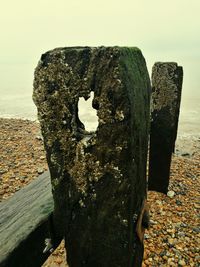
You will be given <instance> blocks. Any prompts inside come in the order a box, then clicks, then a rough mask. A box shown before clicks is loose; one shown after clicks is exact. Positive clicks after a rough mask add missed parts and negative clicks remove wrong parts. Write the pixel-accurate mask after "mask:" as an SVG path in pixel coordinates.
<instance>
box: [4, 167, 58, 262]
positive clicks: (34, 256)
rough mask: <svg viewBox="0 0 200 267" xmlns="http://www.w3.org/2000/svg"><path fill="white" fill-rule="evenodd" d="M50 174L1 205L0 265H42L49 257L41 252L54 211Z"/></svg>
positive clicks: (35, 181) (44, 175)
mask: <svg viewBox="0 0 200 267" xmlns="http://www.w3.org/2000/svg"><path fill="white" fill-rule="evenodd" d="M53 206H54V205H53V197H52V193H51V184H50V174H49V172H45V173H44V174H42V175H40V176H39V177H38V178H36V179H35V180H34V181H33V182H32V183H30V184H29V185H27V186H26V187H24V188H23V189H21V190H20V191H18V192H17V193H15V194H14V195H13V196H12V197H11V198H9V199H8V200H5V201H3V202H1V203H0V214H1V216H0V266H1V267H11V266H20V267H23V266H24V267H25V266H27V267H28V266H29V267H31V266H34V267H37V266H41V265H42V263H43V262H44V261H45V260H46V259H47V257H48V256H49V255H50V252H49V251H48V252H46V253H43V250H44V248H45V243H44V241H45V238H50V237H51V236H50V235H51V231H52V229H50V227H51V222H52V212H53Z"/></svg>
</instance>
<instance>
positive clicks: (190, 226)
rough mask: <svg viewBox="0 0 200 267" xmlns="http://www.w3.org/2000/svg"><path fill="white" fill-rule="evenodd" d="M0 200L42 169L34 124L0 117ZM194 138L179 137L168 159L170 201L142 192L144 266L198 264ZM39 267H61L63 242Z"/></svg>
mask: <svg viewBox="0 0 200 267" xmlns="http://www.w3.org/2000/svg"><path fill="white" fill-rule="evenodd" d="M0 155H1V157H0V200H1V201H3V200H4V199H7V198H8V197H10V196H11V195H13V194H14V193H15V192H16V191H17V190H19V189H20V188H21V187H23V186H25V185H26V184H28V183H30V182H31V181H32V180H33V179H34V178H35V177H37V176H38V175H39V174H41V173H42V172H44V171H45V170H47V163H46V158H45V152H44V148H43V142H42V138H41V134H40V130H39V124H38V123H36V122H31V121H28V120H17V119H0ZM199 178H200V138H199V137H198V136H194V137H192V136H189V137H188V136H185V137H184V136H182V137H179V139H178V141H177V146H176V153H175V154H174V156H173V160H172V167H171V180H170V186H169V190H170V191H172V193H171V197H169V196H165V195H163V194H160V193H156V192H149V193H148V202H149V204H150V216H151V218H150V228H149V230H147V231H146V233H145V240H144V244H145V253H144V261H143V267H145V266H151V267H153V266H155V267H157V266H163V267H164V266H166V267H167V266H186V267H187V266H188V267H189V266H195V267H197V266H199V263H200V256H199V248H200V216H199V210H200V185H199ZM43 266H45V267H57V266H61V267H64V266H67V265H66V263H65V255H64V244H63V243H62V244H61V246H60V247H59V248H58V249H57V250H56V251H54V252H53V254H52V255H51V256H50V257H49V259H48V260H47V262H46V263H45V264H44V265H43Z"/></svg>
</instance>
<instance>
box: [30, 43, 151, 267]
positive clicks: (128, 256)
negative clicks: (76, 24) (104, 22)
mask: <svg viewBox="0 0 200 267" xmlns="http://www.w3.org/2000/svg"><path fill="white" fill-rule="evenodd" d="M91 91H93V92H94V99H93V108H95V109H96V110H97V116H98V123H99V124H98V128H97V130H96V131H95V132H87V131H85V128H84V125H83V123H82V122H81V121H80V119H79V117H78V101H79V98H80V97H84V98H85V99H88V97H89V96H90V93H91ZM149 95H150V82H149V76H148V72H147V68H146V63H145V60H144V58H143V56H142V53H141V52H140V50H139V49H137V48H126V47H71V48H58V49H54V50H52V51H49V52H47V53H45V54H44V55H42V57H41V60H40V62H39V64H38V66H37V68H36V71H35V80H34V93H33V99H34V102H35V104H36V106H37V108H38V118H39V121H40V124H41V129H42V134H43V136H44V145H45V149H46V152H47V160H48V165H49V169H50V173H51V181H52V190H53V197H54V204H55V211H54V220H55V227H56V232H57V235H58V236H60V235H61V236H65V242H66V248H67V255H68V264H69V266H72V267H83V266H94V265H97V266H109V265H110V264H111V263H112V266H140V264H141V261H142V255H143V244H142V243H141V242H140V239H139V238H138V236H137V233H136V224H137V219H138V216H139V214H140V210H141V207H142V203H143V201H144V198H146V157H147V143H148V131H149V102H150V100H149V99H150V97H149Z"/></svg>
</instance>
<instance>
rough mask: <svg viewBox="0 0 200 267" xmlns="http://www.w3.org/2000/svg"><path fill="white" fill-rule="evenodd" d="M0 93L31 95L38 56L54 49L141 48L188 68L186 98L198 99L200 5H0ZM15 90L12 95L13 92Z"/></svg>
mask: <svg viewBox="0 0 200 267" xmlns="http://www.w3.org/2000/svg"><path fill="white" fill-rule="evenodd" d="M0 4H1V5H0V7H1V8H0V35H1V41H0V73H1V74H0V93H1V94H2V93H3V94H4V93H5V94H9V92H10V94H13V92H14V91H15V92H16V91H17V92H19V93H21V92H23V93H24V94H28V95H31V93H32V80H33V72H34V68H35V66H36V64H37V62H38V60H39V58H40V55H41V54H42V53H43V52H45V51H47V50H50V49H53V48H55V47H61V46H62V47H63V46H73V45H79V46H80V45H88V46H99V45H122V46H137V47H139V48H140V49H141V50H142V52H143V55H144V57H145V58H146V61H147V65H148V68H149V70H151V67H152V65H153V63H154V62H155V61H176V62H178V63H179V65H183V67H184V94H185V95H186V94H187V95H190V94H193V93H192V92H196V93H198V94H199V95H200V90H199V89H200V88H199V87H200V79H199V76H200V73H199V72H200V50H199V48H200V17H199V12H200V0H168V1H164V0H97V1H95V0H34V1H30V0H29V1H28V0H18V1H16V0H6V1H5V0H4V1H3V0H0ZM13 90H14V91H13Z"/></svg>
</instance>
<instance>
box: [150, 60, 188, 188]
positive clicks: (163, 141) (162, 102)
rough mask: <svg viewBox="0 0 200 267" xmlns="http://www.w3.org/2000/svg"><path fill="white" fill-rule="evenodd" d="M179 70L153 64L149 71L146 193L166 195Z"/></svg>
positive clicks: (178, 98) (173, 65)
mask: <svg viewBox="0 0 200 267" xmlns="http://www.w3.org/2000/svg"><path fill="white" fill-rule="evenodd" d="M182 81H183V69H182V67H179V66H178V65H177V63H174V62H157V63H155V64H154V66H153V70H152V103H151V131H150V155H149V181H148V188H149V190H154V191H158V192H162V193H167V191H168V185H169V176H170V164H171V156H172V153H173V151H174V147H175V141H176V136H177V128H178V118H179V109H180V101H181V90H182Z"/></svg>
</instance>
